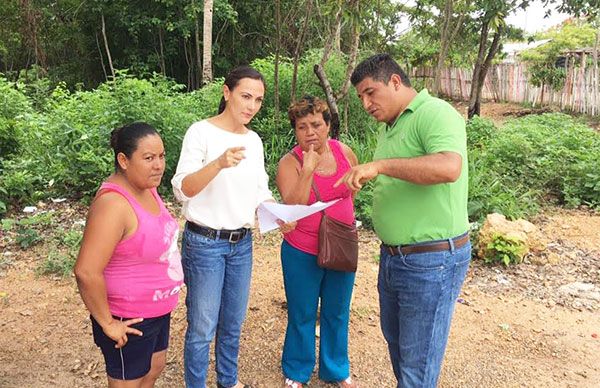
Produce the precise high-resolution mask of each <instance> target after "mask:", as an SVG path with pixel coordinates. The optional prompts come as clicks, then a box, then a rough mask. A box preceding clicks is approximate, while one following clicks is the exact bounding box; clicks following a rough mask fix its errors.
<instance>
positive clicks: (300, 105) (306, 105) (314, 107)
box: [288, 95, 331, 128]
mask: <svg viewBox="0 0 600 388" xmlns="http://www.w3.org/2000/svg"><path fill="white" fill-rule="evenodd" d="M317 113H321V114H322V115H323V120H325V123H326V124H327V125H329V123H330V122H331V113H330V112H329V106H327V103H326V102H325V101H323V100H321V99H320V98H319V97H314V96H311V95H305V96H304V97H302V98H301V99H300V100H298V101H295V102H293V103H292V104H291V105H290V107H289V108H288V118H289V119H290V125H291V126H292V128H296V120H298V119H300V118H302V117H306V116H308V115H309V114H313V115H314V114H317Z"/></svg>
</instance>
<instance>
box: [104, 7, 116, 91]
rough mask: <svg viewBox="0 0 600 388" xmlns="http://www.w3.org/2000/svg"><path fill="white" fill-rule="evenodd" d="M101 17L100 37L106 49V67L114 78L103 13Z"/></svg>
mask: <svg viewBox="0 0 600 388" xmlns="http://www.w3.org/2000/svg"><path fill="white" fill-rule="evenodd" d="M101 17H102V38H103V39H104V49H105V50H106V57H107V58H108V67H109V68H110V74H111V75H112V78H113V80H114V79H115V68H114V67H113V63H112V57H111V55H110V48H109V47H108V38H107V37H106V23H105V22H104V13H102V14H101Z"/></svg>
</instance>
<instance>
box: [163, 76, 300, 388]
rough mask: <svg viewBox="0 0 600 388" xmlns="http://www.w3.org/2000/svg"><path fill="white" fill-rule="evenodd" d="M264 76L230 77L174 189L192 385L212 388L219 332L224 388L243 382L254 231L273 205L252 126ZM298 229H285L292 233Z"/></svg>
mask: <svg viewBox="0 0 600 388" xmlns="http://www.w3.org/2000/svg"><path fill="white" fill-rule="evenodd" d="M264 93H265V84H264V79H263V77H262V75H261V74H260V73H259V72H258V71H256V70H255V69H253V68H251V67H248V66H242V67H238V68H236V69H234V70H232V71H231V72H230V73H229V74H228V75H227V77H226V78H225V84H224V85H223V98H222V99H221V105H220V106H219V114H218V115H217V116H214V117H211V118H209V119H206V120H202V121H199V122H196V123H194V124H192V126H191V127H190V128H189V129H188V130H187V132H186V134H185V137H184V139H183V145H182V149H181V155H180V158H179V163H178V165H177V172H176V173H175V176H174V177H173V179H172V181H171V183H172V185H173V190H174V192H175V196H176V197H177V198H178V199H179V200H180V201H182V202H183V215H184V216H185V218H186V220H187V223H186V227H185V231H184V234H183V242H182V251H181V254H182V264H183V271H184V275H185V284H186V286H187V297H186V306H187V320H188V328H187V332H186V335H185V349H184V363H185V382H186V385H187V386H188V387H205V386H206V375H207V372H208V363H209V347H210V342H211V341H212V339H213V337H214V336H215V334H216V344H215V355H216V369H217V385H218V387H236V388H241V387H248V386H246V385H243V384H241V383H240V382H239V381H238V375H237V371H238V367H237V360H238V352H239V340H240V332H241V328H242V323H243V321H244V318H245V316H246V308H247V304H248V294H249V289H250V277H251V273H252V230H251V228H252V226H253V225H254V219H255V211H256V208H257V206H258V205H259V204H260V203H261V202H263V201H273V197H272V194H271V191H270V190H269V187H268V176H267V173H266V171H265V166H264V154H263V144H262V141H261V139H260V138H259V137H258V135H257V134H256V133H255V132H254V131H252V130H250V129H248V127H247V126H246V125H247V124H248V123H249V122H250V120H252V118H253V117H254V115H255V114H256V113H257V112H258V110H259V109H260V107H261V105H262V102H263V98H264ZM292 227H293V225H291V224H290V225H283V226H282V232H286V231H287V230H288V229H289V228H292Z"/></svg>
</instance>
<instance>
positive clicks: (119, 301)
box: [99, 182, 183, 318]
mask: <svg viewBox="0 0 600 388" xmlns="http://www.w3.org/2000/svg"><path fill="white" fill-rule="evenodd" d="M99 191H103V193H106V192H110V191H114V192H117V193H119V194H121V195H122V196H123V197H125V198H126V199H127V201H129V204H130V205H131V207H132V208H133V211H134V212H135V215H136V216H137V220H138V226H137V230H136V231H135V232H134V233H133V234H132V235H131V236H129V237H127V238H126V239H124V240H121V241H120V242H119V243H118V244H117V246H116V247H115V250H114V252H113V254H112V257H111V258H110V261H109V262H108V265H107V266H106V268H105V269H104V280H105V282H106V293H107V295H108V306H109V309H110V312H111V314H112V315H116V316H119V317H125V318H138V317H142V318H154V317H159V316H161V315H165V314H167V313H170V312H171V311H172V310H173V309H174V308H175V306H176V305H177V300H178V298H179V290H180V289H181V285H182V284H183V270H182V268H181V255H180V254H179V249H178V247H177V236H178V234H179V225H178V224H177V221H176V220H175V219H174V218H173V217H172V216H171V215H170V214H169V211H168V210H167V208H166V207H165V205H164V203H163V201H162V200H161V198H160V197H159V195H158V193H157V192H156V189H152V195H154V198H155V199H156V202H157V203H158V205H159V207H160V213H159V214H158V215H154V214H151V213H150V212H148V211H147V210H145V209H144V208H143V207H142V206H141V205H140V203H139V202H138V201H137V200H136V199H135V198H134V197H133V196H132V195H131V194H130V193H129V192H127V190H125V189H124V188H123V187H121V186H119V185H117V184H115V183H111V182H104V183H103V184H102V186H100V190H99Z"/></svg>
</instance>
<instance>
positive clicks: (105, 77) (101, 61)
mask: <svg viewBox="0 0 600 388" xmlns="http://www.w3.org/2000/svg"><path fill="white" fill-rule="evenodd" d="M94 36H95V37H96V47H98V55H100V65H102V73H104V80H105V81H108V74H106V66H105V65H104V55H102V49H101V48H100V41H99V40H98V33H95V34H94Z"/></svg>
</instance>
